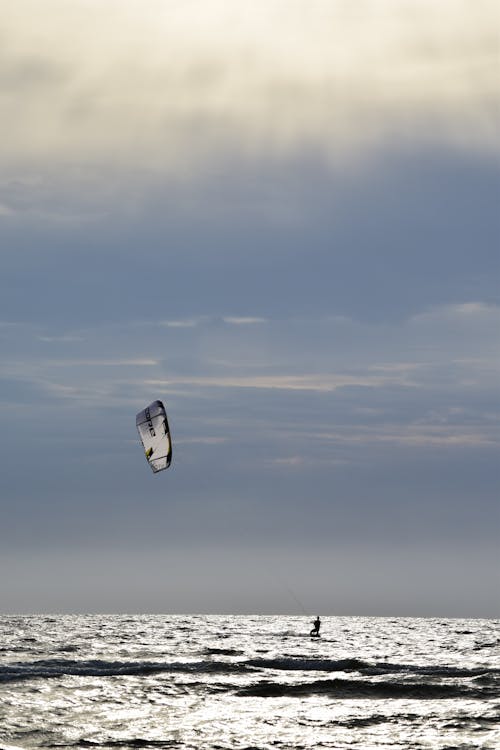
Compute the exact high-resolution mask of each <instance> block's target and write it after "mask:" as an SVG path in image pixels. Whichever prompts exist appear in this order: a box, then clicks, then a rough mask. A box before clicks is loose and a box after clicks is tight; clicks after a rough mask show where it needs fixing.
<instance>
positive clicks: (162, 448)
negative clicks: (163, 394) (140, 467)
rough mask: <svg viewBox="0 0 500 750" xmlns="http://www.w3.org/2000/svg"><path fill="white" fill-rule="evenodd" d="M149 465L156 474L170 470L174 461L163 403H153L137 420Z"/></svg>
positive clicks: (140, 413) (141, 412)
mask: <svg viewBox="0 0 500 750" xmlns="http://www.w3.org/2000/svg"><path fill="white" fill-rule="evenodd" d="M135 423H136V425H137V430H138V432H139V435H140V437H141V441H142V444H143V446H144V452H145V454H146V458H147V460H148V463H149V465H150V466H151V468H152V469H153V471H154V473H155V474H156V473H157V472H158V471H163V469H168V467H169V466H170V462H171V461H172V440H171V438H170V430H169V427H168V420H167V412H166V411H165V407H164V406H163V404H162V402H161V401H153V403H152V404H149V406H148V407H146V409H143V410H142V411H140V412H139V414H138V415H137V416H136V418H135Z"/></svg>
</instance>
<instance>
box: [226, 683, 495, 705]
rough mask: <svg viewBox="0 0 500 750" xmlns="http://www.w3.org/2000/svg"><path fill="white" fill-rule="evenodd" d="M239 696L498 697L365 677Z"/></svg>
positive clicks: (267, 686)
mask: <svg viewBox="0 0 500 750" xmlns="http://www.w3.org/2000/svg"><path fill="white" fill-rule="evenodd" d="M236 694H237V695H238V696H240V697H253V698H282V697H293V696H295V697H307V696H311V695H326V696H329V697H332V698H351V699H352V698H354V699H360V700H365V699H370V698H372V699H384V698H408V699H415V700H440V699H447V698H448V699H449V698H466V699H470V700H473V699H476V698H477V699H481V698H482V699H484V698H485V697H499V695H498V692H497V693H496V695H491V694H488V695H486V696H485V691H484V690H478V689H476V688H473V687H472V688H471V687H468V686H465V685H450V684H435V683H417V682H398V681H394V682H369V681H364V680H342V679H334V680H315V681H314V682H304V683H298V684H289V683H280V682H269V681H262V682H258V683H256V684H254V685H250V686H248V687H244V688H241V689H240V690H238V691H237V692H236Z"/></svg>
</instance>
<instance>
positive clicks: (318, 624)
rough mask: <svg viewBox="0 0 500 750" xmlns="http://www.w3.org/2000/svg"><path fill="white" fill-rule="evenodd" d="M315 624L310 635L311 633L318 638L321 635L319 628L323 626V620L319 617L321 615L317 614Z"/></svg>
mask: <svg viewBox="0 0 500 750" xmlns="http://www.w3.org/2000/svg"><path fill="white" fill-rule="evenodd" d="M313 625H314V627H313V629H312V630H311V632H310V633H309V635H311V636H313V637H315V638H318V637H319V629H320V627H321V620H320V619H319V615H316V619H315V620H314V622H313Z"/></svg>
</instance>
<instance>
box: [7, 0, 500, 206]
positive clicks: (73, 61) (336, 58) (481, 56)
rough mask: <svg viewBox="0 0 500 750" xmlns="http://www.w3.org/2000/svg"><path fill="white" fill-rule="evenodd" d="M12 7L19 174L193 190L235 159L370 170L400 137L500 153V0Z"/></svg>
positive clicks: (59, 0)
mask: <svg viewBox="0 0 500 750" xmlns="http://www.w3.org/2000/svg"><path fill="white" fill-rule="evenodd" d="M4 6H5V7H4V13H3V17H2V23H1V25H0V37H1V38H2V40H3V45H2V49H3V52H2V69H3V71H4V72H3V75H2V77H1V78H0V91H1V111H0V113H1V118H2V128H3V133H4V144H8V148H7V147H4V148H3V151H2V153H1V155H0V163H1V165H2V168H3V171H4V174H10V175H11V176H12V177H20V176H22V175H23V174H26V173H27V172H28V171H30V172H31V173H32V174H33V173H35V174H40V172H45V173H47V171H48V170H49V168H50V165H52V172H53V173H54V165H56V171H57V170H59V171H61V170H62V169H64V170H65V171H66V172H67V171H68V170H70V171H71V170H74V169H75V168H76V167H77V165H84V164H86V165H87V176H88V175H90V174H91V173H92V170H93V168H92V167H91V165H94V167H95V170H96V174H98V173H99V170H100V169H101V168H102V167H103V166H105V171H106V174H107V176H108V180H109V179H114V178H113V170H116V169H117V166H118V165H120V166H119V169H118V173H120V172H121V171H123V169H124V168H126V167H128V168H129V169H136V170H137V169H139V170H145V169H146V170H147V171H152V172H154V173H158V172H162V173H164V174H166V175H176V178H177V179H180V180H181V181H182V179H183V175H185V174H186V173H191V174H197V173H200V171H201V172H203V171H204V170H205V169H206V167H207V164H210V163H211V162H212V161H213V159H214V158H215V159H220V157H221V155H222V154H225V155H226V156H227V157H229V158H231V155H235V154H238V155H239V157H240V158H241V157H242V155H247V157H248V158H249V159H251V160H254V159H255V158H256V157H259V156H260V157H263V158H266V157H269V155H273V158H282V157H287V158H289V157H290V155H293V154H297V153H301V152H308V151H309V150H310V149H315V150H319V151H320V152H322V153H323V154H324V155H325V156H326V157H327V159H330V160H333V161H338V160H339V159H340V160H343V161H344V160H345V159H346V156H347V157H348V158H350V159H355V160H357V159H359V156H360V155H361V154H363V153H370V151H372V150H373V149H374V148H377V147H378V146H377V144H380V143H383V142H387V141H391V142H392V141H393V140H394V139H395V138H396V139H399V140H401V142H403V143H404V142H410V141H412V140H414V139H417V140H424V141H436V142H439V143H441V144H445V145H447V146H450V147H454V148H457V149H459V150H463V151H466V152H467V151H470V150H473V151H474V150H479V151H482V152H484V153H486V154H488V153H492V152H496V151H498V138H497V125H496V119H495V107H496V102H497V100H498V91H497V89H498V86H497V84H498V69H497V39H496V34H495V32H494V29H495V28H496V27H497V24H498V8H497V5H496V3H494V2H493V0H482V2H480V3H476V4H474V5H472V4H466V3H460V4H457V3H456V2H452V0H442V2H440V3H439V4H436V3H431V2H429V1H428V0H425V1H424V0H411V1H409V2H406V3H404V4H401V3H399V2H397V0H376V1H375V0H367V1H366V2H363V3H362V4H358V5H357V7H356V8H353V7H352V4H347V3H345V2H343V1H342V0H337V1H335V2H331V3H323V2H318V1H316V2H308V1H307V0H302V1H301V2H296V3H294V4H293V6H291V5H290V3H289V2H287V0H272V1H271V2H269V3H266V8H265V10H264V9H263V8H262V7H260V6H258V7H257V6H251V5H248V3H245V2H243V0H240V1H239V2H233V3H230V4H228V3H225V2H222V1H221V0H212V2H210V3H203V2H194V3H184V4H179V3H176V4H173V3H164V2H161V1H160V0H149V2H148V6H147V7H148V9H147V10H146V9H145V7H144V3H142V2H140V1H139V0H128V1H127V2H120V3H118V2H106V3H105V4H104V5H103V4H102V3H97V2H96V0H85V1H84V0H48V1H47V2H45V3H44V4H43V8H42V7H41V6H40V4H39V3H38V2H37V1H36V0H23V2H17V0H7V2H6V3H4ZM96 17H97V18H98V19H99V23H98V32H97V30H96ZM27 19H30V23H27ZM229 28H230V29H231V33H227V30H228V29H229ZM34 29H36V33H35V32H34ZM34 123H36V127H33V124H34ZM99 165H100V166H99ZM204 165H205V166H204ZM118 173H117V174H118ZM117 174H115V177H116V176H117ZM100 176H101V178H102V172H101V175H100ZM80 177H81V179H83V180H85V174H84V173H80ZM118 181H119V180H118ZM6 205H8V206H10V205H11V204H10V203H9V202H8V203H7V204H6Z"/></svg>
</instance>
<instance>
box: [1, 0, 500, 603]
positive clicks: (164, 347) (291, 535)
mask: <svg viewBox="0 0 500 750" xmlns="http://www.w3.org/2000/svg"><path fill="white" fill-rule="evenodd" d="M499 29H500V11H499V9H498V4H497V3H496V2H494V1H493V0H491V1H490V0H440V2H439V3H436V2H435V0H359V1H358V2H356V3H352V2H350V0H328V1H326V0H266V2H257V3H248V2H246V1H244V0H234V1H233V2H231V3H227V2H226V1H225V0H224V1H222V0H183V2H178V1H177V0H147V1H146V2H144V0H107V1H106V3H103V2H102V0H45V1H44V3H40V2H38V1H37V0H3V3H2V16H1V19H0V123H1V124H0V134H1V139H0V258H1V274H0V418H1V423H2V425H3V429H2V430H1V431H0V451H1V456H2V466H1V472H0V513H1V519H2V521H1V524H0V567H1V570H2V575H1V578H0V611H1V612H4V613H29V612H159V613H163V612H165V613H183V612H184V613H195V612H206V613H243V614H244V613H277V614H280V613H289V614H297V615H304V616H305V615H306V614H307V615H316V614H317V613H320V614H322V615H366V616H368V615H372V616H436V617H498V616H500V611H499V605H498V602H499V601H500V596H499V593H500V586H499V584H500V576H499V570H500V566H499V562H500V560H499V548H500V545H499V541H500V512H499V497H500V476H499V462H498V449H499V443H500V430H499V424H500V398H499V397H500V393H499V391H500V388H499V383H500V379H499V369H500V367H499V365H500V362H499V351H500V350H499V343H500V342H499V331H500V295H499V291H500V284H499V282H500V275H499V271H500V268H499V248H500V220H499V213H500V212H499V206H500V200H499V199H500V175H499V153H500V129H499V111H500V110H499V91H500V88H499V81H500V54H499V53H500V46H499ZM155 399H161V400H163V401H164V403H165V405H166V408H167V411H168V415H169V422H170V427H171V431H172V437H173V462H172V466H171V467H170V468H169V469H168V470H167V471H165V472H162V473H160V474H158V475H153V474H152V472H151V470H150V468H149V467H148V465H147V462H146V460H145V457H144V453H143V451H142V448H141V446H140V443H139V439H138V435H137V432H136V428H135V415H136V413H137V412H138V411H140V410H142V409H143V408H144V407H145V406H146V405H147V404H148V403H150V402H151V401H153V400H155Z"/></svg>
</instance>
